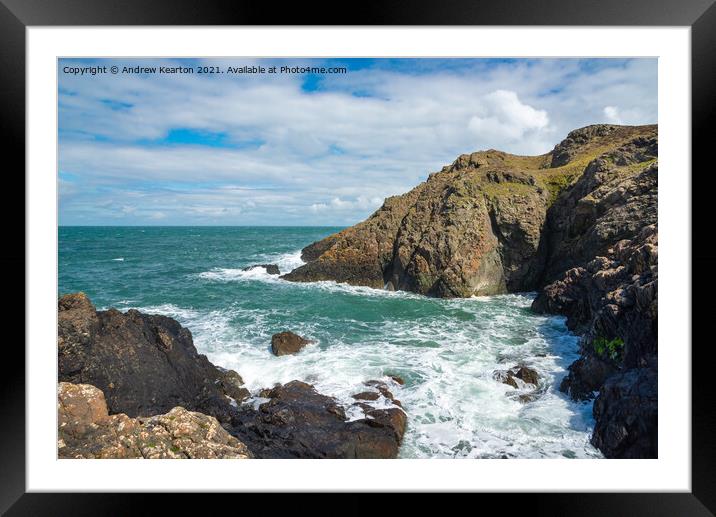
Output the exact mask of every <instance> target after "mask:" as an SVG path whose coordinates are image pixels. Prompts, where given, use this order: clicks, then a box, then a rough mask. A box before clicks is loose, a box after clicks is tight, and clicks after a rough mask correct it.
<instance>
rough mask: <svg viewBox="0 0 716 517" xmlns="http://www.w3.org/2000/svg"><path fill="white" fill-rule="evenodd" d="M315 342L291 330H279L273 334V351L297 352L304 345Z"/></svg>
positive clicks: (283, 352) (283, 353)
mask: <svg viewBox="0 0 716 517" xmlns="http://www.w3.org/2000/svg"><path fill="white" fill-rule="evenodd" d="M311 343H314V341H312V340H310V339H305V338H303V337H301V336H299V335H298V334H294V333H293V332H290V331H284V332H279V333H278V334H274V335H273V336H271V351H272V352H273V354H274V355H289V354H295V353H297V352H298V351H299V350H301V349H302V348H303V347H304V346H306V345H309V344H311Z"/></svg>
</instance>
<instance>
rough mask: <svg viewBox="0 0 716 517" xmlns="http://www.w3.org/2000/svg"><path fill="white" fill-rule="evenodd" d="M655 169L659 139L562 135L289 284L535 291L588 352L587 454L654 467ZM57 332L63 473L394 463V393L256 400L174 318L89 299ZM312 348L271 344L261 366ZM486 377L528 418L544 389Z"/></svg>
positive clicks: (395, 209)
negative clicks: (113, 463)
mask: <svg viewBox="0 0 716 517" xmlns="http://www.w3.org/2000/svg"><path fill="white" fill-rule="evenodd" d="M657 157H658V134H657V127H656V126H633V127H632V126H613V125H595V126H587V127H585V128H582V129H578V130H575V131H572V132H571V133H570V134H569V135H568V136H567V138H566V139H565V140H563V141H562V142H561V143H560V144H558V145H557V146H556V147H555V148H554V149H553V150H552V151H551V152H549V153H547V154H545V155H541V156H528V157H525V156H515V155H510V154H507V153H503V152H500V151H495V150H488V151H481V152H477V153H472V154H469V155H462V156H460V157H458V159H457V160H455V161H454V162H453V163H452V164H451V165H448V166H446V167H443V169H442V170H441V171H439V172H436V173H433V174H431V175H430V176H429V178H428V179H427V181H425V182H424V183H422V184H420V185H418V186H417V187H415V188H414V189H413V190H411V191H410V192H408V193H406V194H403V195H400V196H394V197H391V198H387V199H386V200H385V203H384V204H383V206H382V207H381V208H380V209H378V210H377V211H376V212H375V213H374V214H373V215H371V216H370V217H369V218H368V219H367V220H366V221H364V222H362V223H359V224H357V225H355V226H352V227H350V228H347V229H345V230H343V231H341V232H339V233H337V234H334V235H331V236H329V237H327V238H325V239H323V240H321V241H318V242H315V243H313V244H311V245H309V246H307V247H306V248H304V249H303V250H302V258H303V260H304V261H305V262H306V264H305V265H303V266H301V267H299V268H297V269H294V270H293V271H291V272H288V273H286V274H284V275H282V276H281V278H283V279H285V280H289V281H295V282H312V281H320V280H333V281H337V282H346V283H349V284H352V285H364V286H369V287H374V288H378V289H393V290H405V291H412V292H416V293H419V294H423V295H428V296H436V297H446V298H454V297H469V296H475V295H490V294H498V293H508V292H519V291H537V297H536V299H535V300H534V302H533V304H532V309H533V310H534V311H536V312H539V313H547V314H560V315H564V316H565V317H566V318H567V326H568V327H569V328H570V329H571V330H573V331H574V332H577V333H578V334H580V335H581V336H582V338H581V345H580V347H581V348H580V354H581V357H580V358H579V359H578V360H577V361H575V362H574V363H573V364H572V365H571V366H570V367H569V373H568V375H567V376H566V377H565V379H564V381H563V382H562V385H561V387H560V388H561V389H562V391H564V392H565V393H566V394H567V395H568V396H570V397H572V398H573V399H575V400H589V399H592V398H595V401H594V405H593V413H594V418H595V421H596V425H595V428H594V431H593V435H592V438H591V442H592V444H593V445H594V446H595V447H597V448H599V449H600V450H601V451H602V453H603V454H604V455H605V456H606V457H609V458H653V457H656V456H657V451H658V447H657V434H658V433H657V408H658V404H657V400H658V398H657V377H658V375H657V371H658V368H657V365H658V361H657V320H658V310H657V309H658V307H657V294H658V289H657V280H658V267H657V262H658V231H657V192H658V160H657ZM251 267H261V268H264V269H265V270H266V272H267V273H269V274H277V275H278V274H280V271H279V270H278V267H277V266H275V265H272V264H259V265H256V266H251ZM248 269H250V268H248ZM58 316H59V319H58V365H59V379H58V380H59V381H60V384H59V390H58V412H59V414H60V427H59V443H58V454H59V456H60V457H61V458H94V457H147V458H155V457H161V458H170V457H171V458H180V457H181V458H187V457H188V458H194V457H211V458H394V457H396V456H397V454H398V450H399V447H400V444H401V442H402V439H403V435H404V433H405V428H406V425H407V423H408V422H407V418H408V417H407V415H406V413H405V411H404V410H403V408H402V405H401V403H400V401H398V400H396V399H395V398H394V397H393V395H392V393H391V391H390V389H391V386H395V387H397V386H398V385H400V384H401V381H402V380H401V379H399V378H390V377H386V378H385V379H375V380H370V381H367V382H366V383H365V385H363V386H356V393H355V395H354V397H353V398H354V400H355V402H354V403H353V404H352V405H351V406H350V407H346V406H345V405H341V404H339V403H338V402H337V401H336V400H335V399H333V398H332V397H328V396H326V395H322V394H320V393H318V392H317V391H316V390H315V389H314V387H313V386H311V385H310V384H306V383H305V382H302V381H301V380H294V381H291V382H288V383H286V384H283V385H276V386H270V387H266V388H265V389H263V390H261V391H260V392H259V393H253V394H252V393H249V391H248V390H247V389H246V388H245V387H244V385H243V380H242V379H241V376H240V375H239V374H238V373H237V372H234V371H232V370H224V369H222V368H219V367H217V366H215V365H213V364H212V363H211V362H209V360H208V359H207V358H206V357H205V356H203V355H200V354H198V353H197V350H196V348H195V347H194V344H193V340H192V335H191V332H190V331H189V330H188V329H186V328H184V327H182V326H181V325H180V324H179V323H178V322H176V321H175V320H173V319H172V318H168V317H164V316H156V315H147V314H142V313H140V312H138V311H136V310H129V311H127V312H126V313H122V312H119V311H117V310H115V309H109V310H107V311H97V310H95V308H94V306H93V305H92V303H91V302H90V300H89V299H88V298H87V297H86V296H85V295H84V294H82V293H77V294H71V295H66V296H63V297H62V298H60V300H59V302H58ZM310 343H311V341H310V340H308V339H305V338H303V337H301V336H297V335H295V334H293V333H291V332H281V333H279V334H276V335H274V339H273V340H272V343H271V351H272V353H273V354H274V355H277V356H278V355H284V354H292V353H300V352H299V351H300V350H301V348H303V347H304V346H307V345H310ZM267 353H268V352H267ZM494 375H495V379H496V381H499V382H504V383H505V384H508V385H510V386H513V387H514V388H519V389H520V390H522V391H520V393H518V395H519V397H520V398H519V400H520V401H521V402H527V401H529V400H531V398H532V397H535V396H537V395H538V392H539V390H540V389H543V386H542V382H541V381H540V379H539V377H538V376H537V374H536V372H534V371H532V370H530V369H529V368H527V367H525V366H524V365H516V366H514V367H512V368H510V369H509V370H505V371H496V372H495V373H494ZM376 400H379V401H380V402H381V404H380V405H379V407H376V406H374V405H371V402H373V401H376ZM348 413H350V414H351V415H353V414H356V413H358V414H359V415H361V416H360V417H359V418H355V417H352V418H349V417H348Z"/></svg>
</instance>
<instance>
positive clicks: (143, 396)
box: [57, 293, 407, 458]
mask: <svg viewBox="0 0 716 517" xmlns="http://www.w3.org/2000/svg"><path fill="white" fill-rule="evenodd" d="M57 345H58V359H59V360H58V366H59V386H58V415H59V427H58V456H59V457H60V458H142V457H143V458H395V457H396V456H397V454H398V449H399V447H400V444H401V442H402V439H403V434H404V433H405V426H406V421H407V417H406V414H405V411H404V410H403V409H402V407H401V406H400V402H399V401H397V400H395V399H393V398H392V395H391V396H390V397H388V396H385V397H384V398H385V402H386V404H385V406H386V407H381V408H374V407H371V406H369V405H367V404H366V403H365V401H356V402H355V404H354V406H355V407H354V408H352V409H354V410H360V412H362V414H363V417H361V418H356V419H348V418H347V416H346V409H347V408H344V407H342V406H341V405H340V404H339V403H338V402H337V401H336V400H335V399H333V398H331V397H328V396H325V395H321V394H319V393H318V392H316V390H315V389H314V388H313V386H311V385H310V384H306V383H304V382H301V381H297V380H296V381H292V382H289V383H286V384H284V385H277V386H273V387H270V388H267V389H265V390H262V391H261V392H260V393H258V394H256V396H255V397H252V395H251V394H250V393H249V391H248V390H247V389H246V388H244V387H243V380H242V379H241V376H240V375H239V374H238V373H236V372H234V371H232V370H224V369H222V368H219V367H217V366H214V365H213V364H212V363H211V362H209V360H208V359H207V358H206V356H204V355H201V354H199V353H198V352H197V350H196V348H195V347H194V343H193V340H192V335H191V332H190V331H189V330H188V329H186V328H184V327H182V326H181V325H180V324H179V323H178V322H176V321H175V320H173V319H172V318H168V317H165V316H155V315H147V314H142V313H141V312H138V311H136V310H129V311H127V312H126V313H122V312H119V311H117V310H115V309H109V310H107V311H97V310H96V309H95V307H94V306H93V305H92V303H91V302H90V300H89V299H88V298H87V296H85V295H84V294H83V293H76V294H70V295H65V296H63V297H62V298H60V300H59V303H58V341H57ZM386 382H395V381H391V380H388V381H386ZM364 388H365V386H357V387H356V390H357V391H358V390H361V389H364ZM252 400H253V401H254V403H253V404H252V403H243V404H242V402H251V401H252Z"/></svg>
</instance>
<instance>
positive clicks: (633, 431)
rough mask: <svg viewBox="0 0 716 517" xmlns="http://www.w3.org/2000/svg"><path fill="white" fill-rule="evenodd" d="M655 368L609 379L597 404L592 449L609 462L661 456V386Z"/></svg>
mask: <svg viewBox="0 0 716 517" xmlns="http://www.w3.org/2000/svg"><path fill="white" fill-rule="evenodd" d="M657 380H658V379H657V372H656V367H655V365H653V366H649V367H647V368H632V369H629V370H627V371H625V372H621V373H618V374H616V375H613V376H611V377H609V379H607V381H606V382H605V383H604V385H603V386H602V388H601V390H600V392H599V396H598V397H597V399H596V400H595V401H594V407H593V412H594V418H595V420H596V425H595V427H594V433H593V434H592V439H591V442H592V445H594V446H595V447H597V448H599V449H600V450H601V451H602V452H603V453H604V455H605V456H606V457H607V458H656V457H657V456H658V436H659V433H658V423H659V422H658V385H657Z"/></svg>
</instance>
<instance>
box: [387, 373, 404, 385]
mask: <svg viewBox="0 0 716 517" xmlns="http://www.w3.org/2000/svg"><path fill="white" fill-rule="evenodd" d="M388 377H390V378H391V379H393V380H394V381H395V382H396V384H400V385H401V386H403V385H405V380H404V379H403V378H402V377H401V376H399V375H388Z"/></svg>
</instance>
